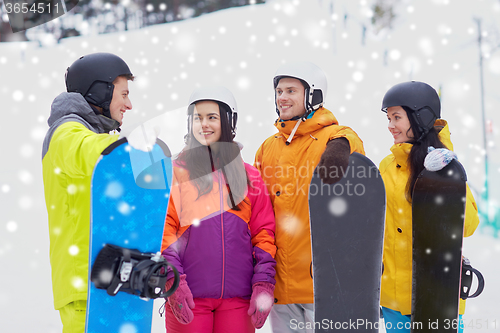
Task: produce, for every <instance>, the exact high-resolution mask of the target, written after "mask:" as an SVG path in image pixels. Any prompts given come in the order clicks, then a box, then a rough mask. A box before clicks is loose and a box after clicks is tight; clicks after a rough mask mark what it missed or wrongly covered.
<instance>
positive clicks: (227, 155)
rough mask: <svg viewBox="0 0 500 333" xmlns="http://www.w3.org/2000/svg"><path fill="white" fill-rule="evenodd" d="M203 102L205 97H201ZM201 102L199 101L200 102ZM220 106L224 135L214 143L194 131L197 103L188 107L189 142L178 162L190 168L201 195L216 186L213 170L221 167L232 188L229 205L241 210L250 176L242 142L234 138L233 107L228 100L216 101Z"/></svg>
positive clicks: (190, 175)
mask: <svg viewBox="0 0 500 333" xmlns="http://www.w3.org/2000/svg"><path fill="white" fill-rule="evenodd" d="M198 102H201V101H198ZM198 102H197V103H198ZM214 102H216V103H217V104H218V106H219V113H220V123H221V136H220V138H219V141H218V142H214V143H212V144H211V145H210V146H205V145H202V144H201V143H199V142H198V140H196V138H195V137H194V135H193V127H192V126H193V114H194V109H195V103H194V104H191V105H189V107H188V119H189V121H188V124H189V125H188V126H190V128H189V129H188V134H187V137H186V146H185V147H184V149H183V150H182V151H181V152H180V154H179V156H178V157H177V163H179V165H181V166H182V167H183V168H185V169H186V170H187V171H188V172H189V179H190V181H192V182H193V184H194V185H195V187H196V189H197V190H198V198H199V197H201V196H202V195H204V194H207V193H210V191H212V189H213V179H212V172H214V171H216V170H219V169H220V170H221V171H222V175H223V177H224V181H225V183H226V186H227V191H228V194H229V195H228V198H227V201H228V205H229V207H231V208H232V209H234V210H241V208H240V206H241V204H243V203H245V204H249V203H248V202H246V201H245V200H244V199H245V196H246V193H247V186H250V178H249V177H248V174H247V172H246V169H245V165H244V163H243V159H242V158H241V155H240V148H239V147H238V144H237V143H236V142H234V141H233V135H232V134H231V126H230V125H229V119H228V113H229V112H231V109H230V108H229V107H228V106H227V105H226V104H225V103H221V102H218V101H214Z"/></svg>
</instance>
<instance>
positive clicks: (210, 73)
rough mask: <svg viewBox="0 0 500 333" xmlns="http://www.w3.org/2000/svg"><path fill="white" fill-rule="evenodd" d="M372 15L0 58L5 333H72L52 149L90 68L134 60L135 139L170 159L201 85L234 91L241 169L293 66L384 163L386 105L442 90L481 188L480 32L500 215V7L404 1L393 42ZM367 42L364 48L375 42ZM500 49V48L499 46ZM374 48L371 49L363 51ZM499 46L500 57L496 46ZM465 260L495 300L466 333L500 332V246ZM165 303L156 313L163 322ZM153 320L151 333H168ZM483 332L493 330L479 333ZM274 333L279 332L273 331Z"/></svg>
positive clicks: (156, 33)
mask: <svg viewBox="0 0 500 333" xmlns="http://www.w3.org/2000/svg"><path fill="white" fill-rule="evenodd" d="M372 3H373V1H368V0H361V1H348V0H322V1H321V0H318V1H312V0H311V1H309V0H307V1H306V0H302V1H300V0H291V1H288V0H287V1H285V0H283V1H269V2H268V3H267V4H264V5H253V6H248V7H241V8H234V9H228V10H223V11H220V12H217V13H213V14H210V15H204V16H202V17H199V18H195V19H190V20H186V21H182V22H177V23H171V24H164V25H159V26H154V27H149V28H147V29H142V30H136V31H129V32H123V33H114V34H108V35H100V36H85V37H75V38H71V39H66V40H62V41H61V43H60V44H55V45H47V46H45V47H39V46H38V43H35V42H33V43H1V44H0V78H1V81H0V105H1V106H2V116H3V121H2V122H0V142H1V143H0V147H1V153H2V154H1V155H2V163H1V164H0V202H1V209H0V282H1V285H2V288H0V330H1V331H2V332H8V333H10V332H44V333H45V332H47V333H52V332H60V331H61V324H60V321H59V317H58V313H57V312H56V311H54V310H53V306H52V291H51V288H52V287H51V281H50V265H49V253H48V249H49V244H48V228H47V215H46V210H45V202H44V197H43V183H42V176H41V161H40V156H41V143H42V140H43V137H44V135H45V132H46V130H47V124H46V121H47V117H48V115H49V110H50V104H51V102H52V100H53V99H54V98H55V97H56V96H57V95H58V94H59V93H60V92H62V91H64V89H65V87H64V72H65V70H66V68H67V67H68V66H69V65H70V64H71V63H72V62H73V61H74V60H75V59H77V58H78V57H79V56H80V55H83V54H86V53H91V52H97V51H105V52H113V53H116V54H118V55H120V56H121V57H122V58H123V59H125V60H126V61H127V62H128V63H129V65H130V67H131V69H132V72H133V73H134V74H135V75H136V76H137V78H138V79H137V81H136V82H134V83H131V84H130V88H131V95H130V97H131V100H132V103H133V106H134V108H133V110H132V111H129V112H127V114H126V115H125V125H124V126H123V129H124V132H128V131H131V130H132V129H133V128H135V127H136V126H137V125H138V124H139V123H141V122H144V121H151V122H155V123H156V124H158V126H160V127H161V130H162V132H161V133H160V138H162V139H163V140H164V141H166V142H167V143H168V144H169V146H170V147H171V149H172V151H173V152H174V153H175V152H178V151H179V149H180V148H181V147H182V142H183V141H182V137H183V135H184V133H185V128H186V126H185V110H186V103H187V100H188V97H189V95H190V93H191V91H192V90H193V88H194V87H196V86H197V85H203V84H210V83H216V84H223V85H226V86H227V87H228V88H229V89H231V90H232V91H233V93H234V95H235V97H236V100H237V102H238V106H239V123H238V134H237V137H236V139H237V140H239V141H240V142H242V143H243V145H244V146H245V149H244V150H243V157H244V159H245V160H246V161H247V162H250V163H251V162H252V161H253V157H254V154H255V151H256V150H257V148H258V146H259V145H260V143H261V142H262V141H263V140H264V139H265V138H267V137H268V136H269V135H271V134H273V133H274V132H275V129H274V127H273V125H272V124H273V122H274V120H275V118H276V113H275V111H274V102H273V97H274V96H273V89H272V88H273V87H272V77H273V74H274V72H275V70H276V68H277V67H278V66H279V65H280V64H281V63H282V62H284V61H293V60H309V61H312V62H315V63H317V64H318V65H319V66H320V67H321V68H323V69H324V70H325V72H326V73H327V76H328V79H329V89H328V96H327V102H326V107H327V108H329V109H330V110H332V111H333V112H334V114H335V115H336V116H337V118H338V120H339V122H340V123H341V124H345V125H348V126H351V127H352V128H353V129H354V130H356V131H357V132H358V134H359V135H360V137H361V138H362V139H363V140H364V143H365V148H366V152H367V156H368V157H370V158H371V159H372V160H373V161H374V162H375V163H377V164H378V163H379V162H380V160H381V159H382V158H383V157H384V156H385V155H387V154H388V153H389V148H390V146H391V144H392V140H391V136H390V134H389V133H388V131H387V128H386V118H385V115H384V114H383V113H382V112H380V104H381V100H382V97H383V95H384V93H385V91H386V90H387V89H388V88H389V87H390V86H392V85H394V84H396V83H399V82H401V81H405V80H410V79H415V80H421V81H426V82H428V83H429V84H431V85H433V86H434V87H435V88H437V89H440V90H441V94H442V102H443V112H442V116H443V118H445V119H447V120H448V121H449V124H450V128H451V131H452V140H453V142H454V145H455V150H456V151H457V153H458V155H459V158H460V160H461V162H462V163H463V164H464V166H465V168H466V170H467V172H468V176H469V184H470V185H471V187H472V188H473V189H476V190H478V191H480V190H481V189H482V186H483V183H484V167H483V164H482V161H483V159H482V156H483V153H484V152H483V147H482V120H481V112H480V95H479V67H478V61H479V60H478V59H479V58H478V52H479V51H478V48H477V44H476V39H477V25H476V21H474V19H475V18H481V19H482V22H483V28H484V29H485V30H486V33H485V34H484V37H485V45H484V46H483V52H484V54H485V56H486V58H485V64H484V65H485V71H484V76H485V90H486V95H485V97H486V114H487V119H488V120H490V121H491V126H490V130H491V132H490V133H489V138H488V145H489V152H490V163H491V165H490V176H491V180H490V181H491V182H492V184H491V185H490V186H491V191H492V192H491V196H492V197H493V200H495V201H496V202H497V203H498V198H499V195H500V194H499V191H500V190H499V189H500V186H499V185H500V184H499V181H500V177H499V172H500V168H499V167H500V163H499V158H500V155H499V154H498V151H497V148H496V147H497V146H498V144H499V142H498V123H499V120H500V119H499V117H500V114H499V113H498V111H497V110H498V109H500V105H499V104H500V93H499V92H498V86H499V75H500V52H496V53H495V51H496V49H495V48H496V47H497V46H498V45H500V40H499V39H498V36H499V34H500V26H499V22H500V3H499V2H498V1H494V0H476V1H474V5H473V6H471V5H470V4H464V2H459V1H449V0H420V1H418V2H417V1H414V0H413V1H408V0H406V1H399V2H397V5H396V10H397V11H396V14H397V15H398V16H397V17H396V20H395V21H394V23H393V27H394V29H393V30H392V31H386V30H384V31H382V32H380V33H379V34H378V35H375V34H374V33H373V32H371V30H370V29H368V30H367V32H366V34H365V35H363V31H364V29H363V26H366V27H369V26H370V6H371V5H372ZM363 36H365V37H364V38H363ZM495 38H496V39H495ZM363 41H364V43H363ZM487 41H490V42H489V43H490V44H487V43H486V42H487ZM464 254H465V255H466V256H468V257H469V258H470V259H471V261H472V263H473V265H474V266H475V267H477V268H479V269H480V270H481V271H482V272H483V273H484V275H485V278H486V288H485V290H484V293H483V295H481V296H480V297H479V298H477V299H473V300H470V301H469V302H468V307H467V312H466V315H465V317H464V318H465V319H466V325H468V324H470V325H468V326H467V327H466V332H483V331H487V332H500V311H499V310H500V305H499V303H498V297H499V296H500V290H499V289H500V287H499V285H498V284H497V283H496V279H498V278H499V277H500V271H499V270H500V268H499V265H498V262H499V261H500V260H499V259H500V242H499V240H498V239H495V238H493V237H491V236H488V235H486V233H481V232H480V230H478V231H477V232H476V235H474V236H472V237H470V239H467V240H466V241H465V246H464ZM159 306H160V304H159V302H158V303H157V304H156V307H157V308H158V307H159ZM162 320H163V319H161V318H159V316H157V315H155V319H154V330H153V332H163V331H164V329H163V324H162ZM479 324H481V327H479ZM262 332H270V328H269V326H268V324H266V326H265V327H264V328H263V329H262Z"/></svg>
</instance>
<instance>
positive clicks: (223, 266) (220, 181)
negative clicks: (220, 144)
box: [217, 170, 226, 299]
mask: <svg viewBox="0 0 500 333" xmlns="http://www.w3.org/2000/svg"><path fill="white" fill-rule="evenodd" d="M217 174H218V177H219V197H220V224H221V230H222V235H221V239H222V283H221V285H222V288H221V293H220V299H222V297H223V296H224V272H225V270H226V268H225V262H226V258H225V249H224V201H223V200H224V196H223V192H222V179H221V171H220V170H218V171H217Z"/></svg>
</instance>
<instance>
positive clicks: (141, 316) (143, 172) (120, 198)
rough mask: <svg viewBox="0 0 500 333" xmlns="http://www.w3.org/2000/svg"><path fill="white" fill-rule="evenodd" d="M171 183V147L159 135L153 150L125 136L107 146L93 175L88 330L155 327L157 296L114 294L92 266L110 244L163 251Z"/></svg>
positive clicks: (136, 332)
mask: <svg viewBox="0 0 500 333" xmlns="http://www.w3.org/2000/svg"><path fill="white" fill-rule="evenodd" d="M171 183H172V161H171V158H170V151H169V149H168V147H167V146H166V145H165V144H164V143H163V142H161V141H159V140H158V141H157V143H156V144H155V145H154V147H153V149H152V151H150V152H143V151H140V150H136V149H134V148H132V146H130V145H129V144H128V143H127V140H126V139H125V138H123V139H120V140H118V141H117V142H115V143H113V144H112V145H110V146H109V147H108V148H106V149H105V150H104V151H103V152H102V155H101V157H100V158H99V160H98V162H97V164H96V166H95V169H94V174H93V178H92V197H91V222H90V250H89V257H90V260H89V262H90V265H89V284H88V286H89V289H88V299H87V318H86V328H85V331H86V332H87V333H104V332H116V333H119V332H127V333H142V332H147V333H149V332H151V322H152V315H153V300H143V299H141V298H139V297H138V296H136V295H131V294H127V293H124V292H118V293H117V294H116V295H115V296H110V295H108V293H107V292H106V290H104V289H98V288H96V286H95V284H94V283H91V282H90V281H91V279H90V272H91V269H90V268H91V267H93V264H94V262H95V260H96V257H97V254H98V253H99V251H100V250H101V249H102V248H103V247H104V245H105V244H112V245H116V246H120V247H124V248H128V249H134V250H138V251H141V252H147V253H156V252H159V251H160V248H161V240H162V236H163V227H164V224H165V216H166V213H167V207H168V201H169V195H170V185H171Z"/></svg>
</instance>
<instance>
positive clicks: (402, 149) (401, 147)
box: [391, 119, 453, 167]
mask: <svg viewBox="0 0 500 333" xmlns="http://www.w3.org/2000/svg"><path fill="white" fill-rule="evenodd" d="M434 128H436V130H437V131H438V133H439V134H438V137H439V140H441V142H442V143H443V144H444V145H445V146H446V147H447V148H448V149H450V150H453V144H452V143H451V140H450V128H449V127H448V122H447V121H446V120H444V119H438V120H436V122H435V123H434ZM412 147H413V144H411V143H397V144H395V145H393V146H392V147H391V152H392V154H393V155H394V157H395V158H396V163H397V164H398V165H400V166H401V167H406V165H407V160H408V155H409V154H410V150H411V148H412Z"/></svg>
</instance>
